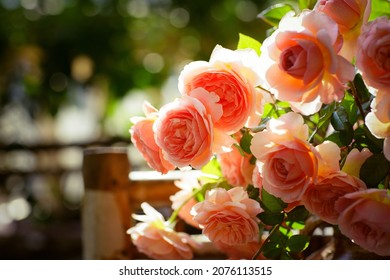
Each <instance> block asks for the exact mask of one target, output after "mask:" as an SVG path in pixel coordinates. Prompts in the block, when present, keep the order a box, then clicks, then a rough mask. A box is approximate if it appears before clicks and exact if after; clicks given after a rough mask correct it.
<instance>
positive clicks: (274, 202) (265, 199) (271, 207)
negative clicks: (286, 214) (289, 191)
mask: <svg viewBox="0 0 390 280" xmlns="http://www.w3.org/2000/svg"><path fill="white" fill-rule="evenodd" d="M260 205H261V207H262V208H263V210H264V212H270V213H281V212H282V211H283V210H284V209H285V208H286V207H287V204H286V203H285V202H283V200H281V199H280V198H278V197H276V196H274V195H272V194H270V193H268V192H267V191H266V190H265V189H264V188H262V189H261V203H260Z"/></svg>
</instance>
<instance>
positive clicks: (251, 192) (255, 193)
mask: <svg viewBox="0 0 390 280" xmlns="http://www.w3.org/2000/svg"><path fill="white" fill-rule="evenodd" d="M246 192H247V193H248V196H249V198H250V199H253V200H256V201H260V190H259V189H258V188H255V187H254V186H253V185H248V186H247V188H246Z"/></svg>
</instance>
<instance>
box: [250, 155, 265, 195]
mask: <svg viewBox="0 0 390 280" xmlns="http://www.w3.org/2000/svg"><path fill="white" fill-rule="evenodd" d="M259 165H261V163H260V162H257V161H256V165H255V169H253V173H252V183H253V186H254V187H255V188H258V189H260V191H261V188H262V187H263V176H262V175H261V172H260V170H262V168H261V167H259Z"/></svg>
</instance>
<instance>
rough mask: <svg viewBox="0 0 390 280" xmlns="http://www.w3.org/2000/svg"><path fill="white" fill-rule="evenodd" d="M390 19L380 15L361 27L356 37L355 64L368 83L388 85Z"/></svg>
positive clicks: (374, 85) (382, 86) (389, 79)
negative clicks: (360, 31)
mask: <svg viewBox="0 0 390 280" xmlns="http://www.w3.org/2000/svg"><path fill="white" fill-rule="evenodd" d="M389 55H390V20H389V19H388V18H387V17H385V16H384V17H380V18H377V19H375V20H374V21H371V22H369V23H367V24H366V25H364V26H363V27H362V33H361V34H360V36H359V39H358V53H357V56H356V65H357V67H358V68H359V69H360V70H361V71H362V74H363V78H364V80H365V81H366V82H367V84H368V85H370V86H372V87H375V88H377V89H384V90H386V89H388V88H389V87H390V59H389Z"/></svg>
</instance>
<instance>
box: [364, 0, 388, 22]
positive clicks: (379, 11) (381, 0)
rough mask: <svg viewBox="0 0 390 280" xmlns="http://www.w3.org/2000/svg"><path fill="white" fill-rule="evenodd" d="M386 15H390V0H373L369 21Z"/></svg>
mask: <svg viewBox="0 0 390 280" xmlns="http://www.w3.org/2000/svg"><path fill="white" fill-rule="evenodd" d="M384 15H387V17H389V16H390V2H389V1H388V0H372V1H371V14H370V18H369V21H371V20H374V19H376V18H378V17H380V16H384Z"/></svg>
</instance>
